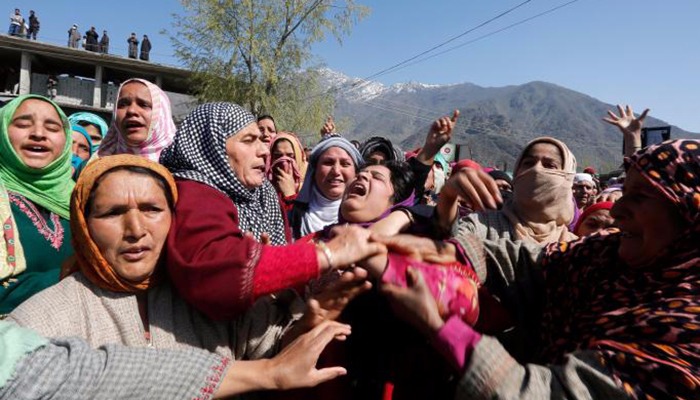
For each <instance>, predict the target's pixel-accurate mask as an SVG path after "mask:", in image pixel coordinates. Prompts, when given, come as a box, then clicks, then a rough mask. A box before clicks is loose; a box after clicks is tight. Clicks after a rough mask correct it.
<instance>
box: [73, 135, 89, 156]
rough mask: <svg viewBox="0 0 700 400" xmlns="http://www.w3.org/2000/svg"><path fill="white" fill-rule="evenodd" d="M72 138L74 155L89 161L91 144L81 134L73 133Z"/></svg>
mask: <svg viewBox="0 0 700 400" xmlns="http://www.w3.org/2000/svg"><path fill="white" fill-rule="evenodd" d="M71 136H72V137H73V148H72V150H73V154H75V155H76V156H78V157H80V159H81V160H87V159H88V158H89V157H90V144H89V143H88V141H87V139H85V136H83V135H82V134H81V133H80V132H75V131H73V132H72V134H71Z"/></svg>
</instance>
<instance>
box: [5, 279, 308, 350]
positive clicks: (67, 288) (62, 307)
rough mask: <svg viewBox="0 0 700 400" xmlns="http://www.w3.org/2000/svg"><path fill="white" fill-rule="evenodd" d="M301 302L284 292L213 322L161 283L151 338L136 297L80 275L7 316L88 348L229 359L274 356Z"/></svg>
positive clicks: (151, 299)
mask: <svg viewBox="0 0 700 400" xmlns="http://www.w3.org/2000/svg"><path fill="white" fill-rule="evenodd" d="M303 307H304V303H303V301H302V300H301V299H300V298H299V296H297V295H296V293H294V292H293V291H291V290H289V291H286V292H283V293H282V294H280V295H278V296H275V297H272V296H268V297H264V298H261V299H260V300H258V301H257V302H256V303H255V304H254V305H253V306H252V307H251V308H250V309H249V310H248V311H247V312H246V313H244V314H242V315H241V316H240V317H239V318H238V319H236V320H234V321H213V320H211V319H210V318H208V317H207V316H205V315H204V314H202V313H200V312H198V311H197V310H195V309H194V308H192V307H191V306H190V305H188V304H187V303H186V302H185V301H184V300H183V299H182V298H181V297H180V296H178V295H177V293H176V292H175V291H174V290H173V288H172V286H171V285H170V284H169V283H167V282H164V283H163V284H161V285H159V286H158V287H156V288H153V289H150V290H149V292H148V320H149V325H150V334H151V340H150V341H147V340H146V338H145V337H144V327H143V323H142V322H141V318H140V316H139V312H138V305H137V302H136V296H135V295H133V294H128V293H114V292H110V291H107V290H103V289H100V288H99V287H97V286H95V285H94V284H93V283H92V282H90V281H89V280H88V279H87V278H85V276H84V275H82V274H81V273H80V272H76V273H74V274H72V275H71V276H69V277H67V278H65V279H63V280H62V281H61V282H59V283H58V284H57V285H55V286H52V287H50V288H48V289H46V290H44V291H42V292H40V293H37V294H36V295H34V296H33V297H31V298H30V299H29V300H27V301H25V302H24V303H22V304H21V305H20V306H19V307H17V308H16V309H15V310H14V311H13V312H12V313H11V314H10V315H9V316H8V318H7V320H8V321H12V322H15V323H17V324H19V325H21V326H25V327H28V328H32V329H34V330H36V331H38V332H39V333H40V334H42V335H44V336H48V337H64V336H77V337H80V338H83V339H85V340H87V342H88V343H89V344H90V346H92V347H93V348H96V347H99V346H102V345H105V344H110V343H116V344H122V345H125V346H131V347H147V346H150V347H154V348H160V349H177V348H188V347H196V348H200V349H205V350H209V351H211V352H214V353H217V354H219V355H222V356H226V357H230V358H232V359H259V358H267V357H271V356H272V355H274V354H275V353H276V352H277V350H278V344H279V342H280V338H281V337H282V335H283V334H284V332H285V331H286V329H287V328H288V327H289V325H290V324H291V323H292V322H293V320H295V319H297V318H298V317H300V315H301V312H302V311H303Z"/></svg>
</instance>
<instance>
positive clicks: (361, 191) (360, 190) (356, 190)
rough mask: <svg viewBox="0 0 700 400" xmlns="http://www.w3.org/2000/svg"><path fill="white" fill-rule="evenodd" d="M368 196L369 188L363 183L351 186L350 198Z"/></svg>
mask: <svg viewBox="0 0 700 400" xmlns="http://www.w3.org/2000/svg"><path fill="white" fill-rule="evenodd" d="M366 194H367V187H365V185H363V184H362V183H354V184H352V185H351V186H350V189H349V191H348V197H350V196H358V197H362V196H364V195H366Z"/></svg>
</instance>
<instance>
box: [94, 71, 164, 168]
mask: <svg viewBox="0 0 700 400" xmlns="http://www.w3.org/2000/svg"><path fill="white" fill-rule="evenodd" d="M133 82H139V83H142V84H144V85H146V87H147V88H148V91H149V92H150V93H151V102H152V103H153V107H152V113H151V125H150V126H149V127H148V137H147V138H146V140H145V141H144V142H143V143H141V144H139V145H138V146H130V145H129V144H127V143H126V141H125V140H124V137H123V136H122V134H121V132H120V131H119V127H118V126H117V107H118V104H119V94H120V93H121V91H122V88H124V85H127V84H129V83H133ZM175 131H176V128H175V122H174V121H173V114H172V110H171V108H170V99H168V96H167V95H166V94H165V92H163V91H162V90H161V89H160V88H159V87H158V86H156V85H154V84H153V83H151V82H149V81H147V80H144V79H138V78H132V79H129V80H127V81H125V82H124V83H122V85H121V86H120V87H119V92H117V100H116V101H115V103H114V111H113V113H112V124H111V125H110V127H109V130H108V131H107V135H106V136H105V138H104V140H103V141H102V143H101V144H100V149H99V150H98V151H97V154H98V156H100V157H104V156H110V155H114V154H136V155H138V156H141V157H145V158H148V159H149V160H151V161H155V162H158V159H159V158H160V152H161V151H163V149H164V148H166V147H167V146H168V145H170V143H172V142H173V139H174V138H175Z"/></svg>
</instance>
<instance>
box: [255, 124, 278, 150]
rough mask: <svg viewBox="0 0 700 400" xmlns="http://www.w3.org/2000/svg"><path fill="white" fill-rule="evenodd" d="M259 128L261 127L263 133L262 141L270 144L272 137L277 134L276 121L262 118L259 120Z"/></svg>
mask: <svg viewBox="0 0 700 400" xmlns="http://www.w3.org/2000/svg"><path fill="white" fill-rule="evenodd" d="M258 129H260V134H261V135H262V141H263V142H265V143H267V144H270V142H272V139H274V138H275V136H277V128H276V127H275V123H274V121H272V120H271V119H269V118H265V119H262V120H260V121H259V122H258Z"/></svg>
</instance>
